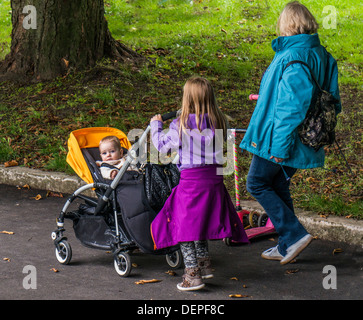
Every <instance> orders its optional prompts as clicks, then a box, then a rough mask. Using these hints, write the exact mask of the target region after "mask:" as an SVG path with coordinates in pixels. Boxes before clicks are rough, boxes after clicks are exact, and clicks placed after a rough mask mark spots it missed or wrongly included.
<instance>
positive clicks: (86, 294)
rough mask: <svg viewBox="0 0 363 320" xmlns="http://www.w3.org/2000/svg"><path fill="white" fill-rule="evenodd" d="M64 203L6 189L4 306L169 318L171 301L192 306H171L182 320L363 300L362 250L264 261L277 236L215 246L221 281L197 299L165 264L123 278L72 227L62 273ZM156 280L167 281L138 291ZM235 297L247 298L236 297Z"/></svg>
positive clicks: (144, 266) (1, 212)
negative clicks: (39, 304)
mask: <svg viewBox="0 0 363 320" xmlns="http://www.w3.org/2000/svg"><path fill="white" fill-rule="evenodd" d="M36 199H39V200H36ZM65 201H66V197H65V198H60V197H54V196H48V197H47V191H45V190H37V189H33V188H30V189H28V188H24V187H19V188H18V187H15V186H8V185H0V299H1V300H14V299H15V300H125V301H130V302H131V303H130V304H128V303H127V302H126V306H127V304H128V306H129V308H128V309H124V310H128V312H130V314H135V316H136V315H140V312H141V313H142V312H145V313H146V312H149V311H150V312H156V311H157V312H162V311H163V312H166V311H168V310H167V309H156V307H155V306H161V305H164V306H168V304H165V301H178V303H182V302H186V303H188V301H189V304H188V305H186V307H184V309H181V308H182V307H181V305H179V304H177V305H175V304H174V305H172V306H173V309H172V310H171V309H170V310H169V311H170V312H172V313H173V314H174V316H177V315H181V313H182V311H183V310H184V311H186V310H187V309H186V308H187V307H190V302H191V301H194V302H193V303H202V305H203V306H205V305H207V304H213V305H215V306H223V307H221V308H220V311H224V313H226V312H227V311H228V310H229V309H228V308H230V307H231V303H232V302H233V303H236V301H239V302H245V301H253V300H270V299H273V300H362V299H363V289H362V284H363V250H362V247H361V246H360V245H352V244H349V243H346V242H336V241H327V240H322V239H319V240H314V241H313V242H312V243H311V244H310V246H309V247H307V248H306V249H305V250H304V251H303V252H302V253H301V255H300V256H299V257H298V258H297V260H296V262H295V263H291V264H288V265H285V266H281V265H280V264H279V262H278V261H268V260H264V259H262V258H261V257H260V255H261V252H262V251H264V250H266V249H268V248H270V247H272V246H275V245H276V240H277V237H276V236H274V237H273V236H268V237H263V238H260V239H258V240H255V241H253V242H251V244H249V245H241V246H226V245H225V244H224V242H223V241H220V240H218V241H210V242H209V246H210V254H211V257H212V263H213V268H214V269H215V271H214V278H213V279H210V280H206V281H205V282H206V286H205V288H204V289H202V290H200V291H198V292H180V291H179V290H178V289H177V288H176V284H177V283H178V282H180V280H181V275H182V273H183V272H182V271H183V270H182V269H177V270H175V272H176V275H170V274H169V273H167V272H168V271H169V270H171V268H170V267H169V266H168V264H167V263H166V260H165V256H159V255H151V254H143V253H141V252H135V253H133V254H132V255H131V259H132V263H133V264H134V266H133V269H132V271H131V274H130V275H129V277H126V278H123V277H120V276H119V275H117V273H116V271H115V269H114V266H113V257H112V254H110V253H109V252H106V251H102V250H96V249H90V248H86V247H84V246H82V245H81V243H80V242H79V241H78V240H77V239H76V237H75V235H74V232H73V228H72V223H71V221H69V220H66V223H65V229H66V232H65V235H66V236H67V237H68V241H69V243H70V244H71V246H72V250H73V257H72V260H71V262H70V264H69V265H61V264H60V263H59V262H58V261H57V259H56V257H55V247H54V244H53V241H52V240H51V237H50V235H51V232H52V231H54V230H55V229H56V218H57V217H58V216H59V212H60V210H61V208H62V207H63V205H64V203H65ZM4 231H7V232H4ZM151 279H157V280H160V281H159V282H155V283H148V284H136V282H138V281H139V280H151ZM233 294H234V295H241V297H240V298H232V297H230V295H233ZM131 300H132V301H133V302H132V301H131ZM125 301H124V304H125ZM198 301H199V302H198ZM231 301H232V302H231ZM233 306H234V309H233V310H234V311H236V310H235V308H236V305H235V304H233V305H232V307H233ZM237 306H240V305H239V304H238V305H237ZM148 308H151V309H148ZM152 308H154V309H152ZM238 308H239V307H238ZM215 310H218V309H214V311H215ZM189 312H191V310H189ZM165 315H166V314H164V315H163V317H165ZM161 318H162V317H161ZM169 318H172V317H171V316H170V317H169Z"/></svg>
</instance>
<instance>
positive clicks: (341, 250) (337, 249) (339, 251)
mask: <svg viewBox="0 0 363 320" xmlns="http://www.w3.org/2000/svg"><path fill="white" fill-rule="evenodd" d="M342 252H343V249H341V248H336V249H334V250H333V254H336V253H342Z"/></svg>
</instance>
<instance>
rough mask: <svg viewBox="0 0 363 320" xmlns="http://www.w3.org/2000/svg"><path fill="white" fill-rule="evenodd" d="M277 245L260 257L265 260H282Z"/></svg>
mask: <svg viewBox="0 0 363 320" xmlns="http://www.w3.org/2000/svg"><path fill="white" fill-rule="evenodd" d="M278 247H279V246H278V245H277V246H276V247H272V248H270V249H267V250H266V251H264V252H262V254H261V257H262V258H264V259H267V260H279V261H280V260H282V259H283V257H284V256H283V255H282V254H281V253H280V252H279V249H278Z"/></svg>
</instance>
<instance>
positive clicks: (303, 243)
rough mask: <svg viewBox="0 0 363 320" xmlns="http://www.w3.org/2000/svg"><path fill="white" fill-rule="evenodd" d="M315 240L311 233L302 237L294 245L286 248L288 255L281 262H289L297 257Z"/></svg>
mask: <svg viewBox="0 0 363 320" xmlns="http://www.w3.org/2000/svg"><path fill="white" fill-rule="evenodd" d="M312 240H313V236H312V235H311V234H307V235H306V236H305V237H303V238H301V239H300V240H299V241H297V242H295V243H294V244H293V245H291V246H290V247H288V248H287V249H286V256H285V257H284V258H283V259H282V260H281V261H280V264H282V265H283V264H286V263H289V262H290V261H291V260H293V259H295V258H296V257H297V256H298V255H299V254H300V253H301V251H303V250H304V249H305V248H306V247H307V246H308V245H309V244H310V242H311V241H312Z"/></svg>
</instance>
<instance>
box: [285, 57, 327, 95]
mask: <svg viewBox="0 0 363 320" xmlns="http://www.w3.org/2000/svg"><path fill="white" fill-rule="evenodd" d="M295 63H300V64H302V65H304V66H305V67H307V68H308V69H309V71H310V74H311V77H312V78H313V80H314V82H315V84H316V85H317V87H318V88H319V90H320V91H323V89H322V88H321V86H320V84H319V82H318V80H316V78H315V76H314V73H313V70H311V68H310V66H309V65H308V64H307V63H306V62H304V61H300V60H293V61H290V62H289V63H288V64H287V65H286V67H285V68H284V70H283V71H285V70H286V69H287V68H288V67H289V66H291V65H292V64H295Z"/></svg>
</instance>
